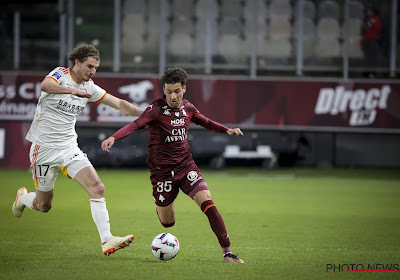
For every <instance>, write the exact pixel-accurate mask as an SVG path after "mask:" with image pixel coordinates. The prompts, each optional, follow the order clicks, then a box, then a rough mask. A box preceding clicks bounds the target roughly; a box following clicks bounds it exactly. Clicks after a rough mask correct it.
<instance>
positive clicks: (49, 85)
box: [40, 77, 92, 98]
mask: <svg viewBox="0 0 400 280" xmlns="http://www.w3.org/2000/svg"><path fill="white" fill-rule="evenodd" d="M40 89H41V90H42V91H44V92H47V93H50V94H72V95H76V96H78V97H83V98H90V97H92V95H91V94H90V93H87V92H84V91H81V90H77V89H72V88H67V87H64V86H60V85H59V84H57V83H56V82H55V81H54V80H53V79H51V78H49V77H46V78H44V80H43V81H42V83H41V84H40Z"/></svg>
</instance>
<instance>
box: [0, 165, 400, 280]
mask: <svg viewBox="0 0 400 280" xmlns="http://www.w3.org/2000/svg"><path fill="white" fill-rule="evenodd" d="M399 171H400V170H398V169H395V170H394V169H384V170H382V169H380V170H379V169H278V170H274V171H264V170H258V169H227V170H224V171H220V172H216V171H212V170H207V169H205V170H202V173H203V176H204V177H205V179H206V181H207V183H208V185H209V187H210V189H211V193H212V195H213V200H214V202H215V204H216V205H217V207H218V209H219V211H220V213H221V215H222V217H223V218H224V221H225V225H226V227H227V229H228V232H229V235H230V239H231V243H232V244H231V248H232V250H233V252H234V253H238V254H239V256H240V257H241V258H242V259H243V260H244V261H245V263H244V264H229V263H224V262H223V258H222V253H221V249H220V247H219V244H218V241H217V239H216V237H215V236H214V234H213V233H212V231H211V229H210V226H209V224H208V220H207V218H206V216H205V215H204V214H203V213H202V212H201V211H200V210H199V208H198V206H197V205H196V204H195V203H194V202H193V201H192V200H191V199H190V198H189V197H187V196H186V195H184V194H183V193H182V192H181V193H180V194H179V196H178V199H177V200H176V207H175V211H176V224H175V226H174V227H172V228H168V229H164V228H163V227H162V226H161V225H160V223H159V221H158V218H157V216H156V212H155V206H154V202H153V198H152V195H151V185H150V181H149V172H148V171H147V170H133V169H132V170H116V169H113V170H98V173H99V175H100V177H101V178H102V180H103V182H104V184H105V185H106V199H107V208H108V210H109V214H110V219H111V230H112V233H113V234H114V235H120V236H122V235H126V234H130V233H132V234H134V235H135V240H134V241H133V243H132V244H131V246H129V247H128V248H126V249H124V250H120V251H118V252H116V253H115V254H114V255H112V256H109V257H107V256H104V255H102V252H101V247H100V239H99V236H98V233H97V228H96V226H95V224H94V222H93V220H92V217H91V213H90V206H89V201H88V195H87V194H86V192H85V191H84V190H83V188H81V187H80V185H78V183H76V182H75V181H73V180H70V179H67V178H65V177H64V176H63V175H62V174H61V173H60V175H59V177H58V179H57V181H56V187H55V190H54V201H53V208H52V210H51V211H50V212H49V213H47V214H43V213H38V212H35V211H32V210H30V209H26V210H25V212H24V215H23V216H22V218H20V219H17V218H15V217H14V216H13V215H12V212H11V205H12V203H13V201H14V199H15V194H16V190H17V188H18V187H20V186H26V187H27V188H28V190H29V191H33V184H32V180H31V175H30V172H29V171H26V170H0V185H1V187H0V190H1V196H0V211H1V223H0V248H1V249H0V278H1V279H52V280H53V279H162V280H164V279H208V280H209V279H399V278H400V273H398V272H385V271H362V272H340V273H332V270H330V271H327V265H329V264H331V265H336V266H342V269H345V268H347V267H346V266H343V264H346V265H351V264H362V265H363V266H364V269H367V268H368V265H370V266H371V267H369V268H375V269H384V270H385V269H388V268H389V265H391V267H390V268H391V270H399V269H398V265H399V263H400V201H399V199H400V172H399ZM161 232H171V233H172V234H174V235H176V236H177V237H178V239H179V241H180V246H181V247H180V252H179V253H178V255H177V257H176V258H175V259H173V260H171V261H166V262H163V261H159V260H157V259H155V258H154V256H153V255H152V253H151V250H150V244H151V241H152V239H153V237H154V236H156V235H157V234H158V233H161ZM396 264H397V269H396V266H395V265H396ZM355 268H356V267H353V269H355ZM357 268H358V269H360V268H361V266H358V267H357ZM350 269H351V267H350ZM345 270H346V269H345Z"/></svg>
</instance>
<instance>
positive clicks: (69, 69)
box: [68, 67, 82, 85]
mask: <svg viewBox="0 0 400 280" xmlns="http://www.w3.org/2000/svg"><path fill="white" fill-rule="evenodd" d="M71 71H72V69H71V67H69V68H68V73H69V75H70V76H71V79H72V80H73V81H74V83H75V84H77V85H81V84H82V83H78V82H77V81H75V80H74V78H73V77H72V75H71Z"/></svg>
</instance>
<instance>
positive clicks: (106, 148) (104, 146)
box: [101, 136, 115, 152]
mask: <svg viewBox="0 0 400 280" xmlns="http://www.w3.org/2000/svg"><path fill="white" fill-rule="evenodd" d="M114 142H115V138H114V137H112V136H111V137H108V138H107V139H106V140H104V141H103V142H102V143H101V148H102V150H103V151H105V152H110V148H111V147H112V146H113V145H114Z"/></svg>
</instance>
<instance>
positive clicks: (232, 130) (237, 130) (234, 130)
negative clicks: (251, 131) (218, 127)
mask: <svg viewBox="0 0 400 280" xmlns="http://www.w3.org/2000/svg"><path fill="white" fill-rule="evenodd" d="M226 133H228V134H229V135H236V136H243V132H242V131H241V130H240V128H230V129H228V131H227V132H226Z"/></svg>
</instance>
